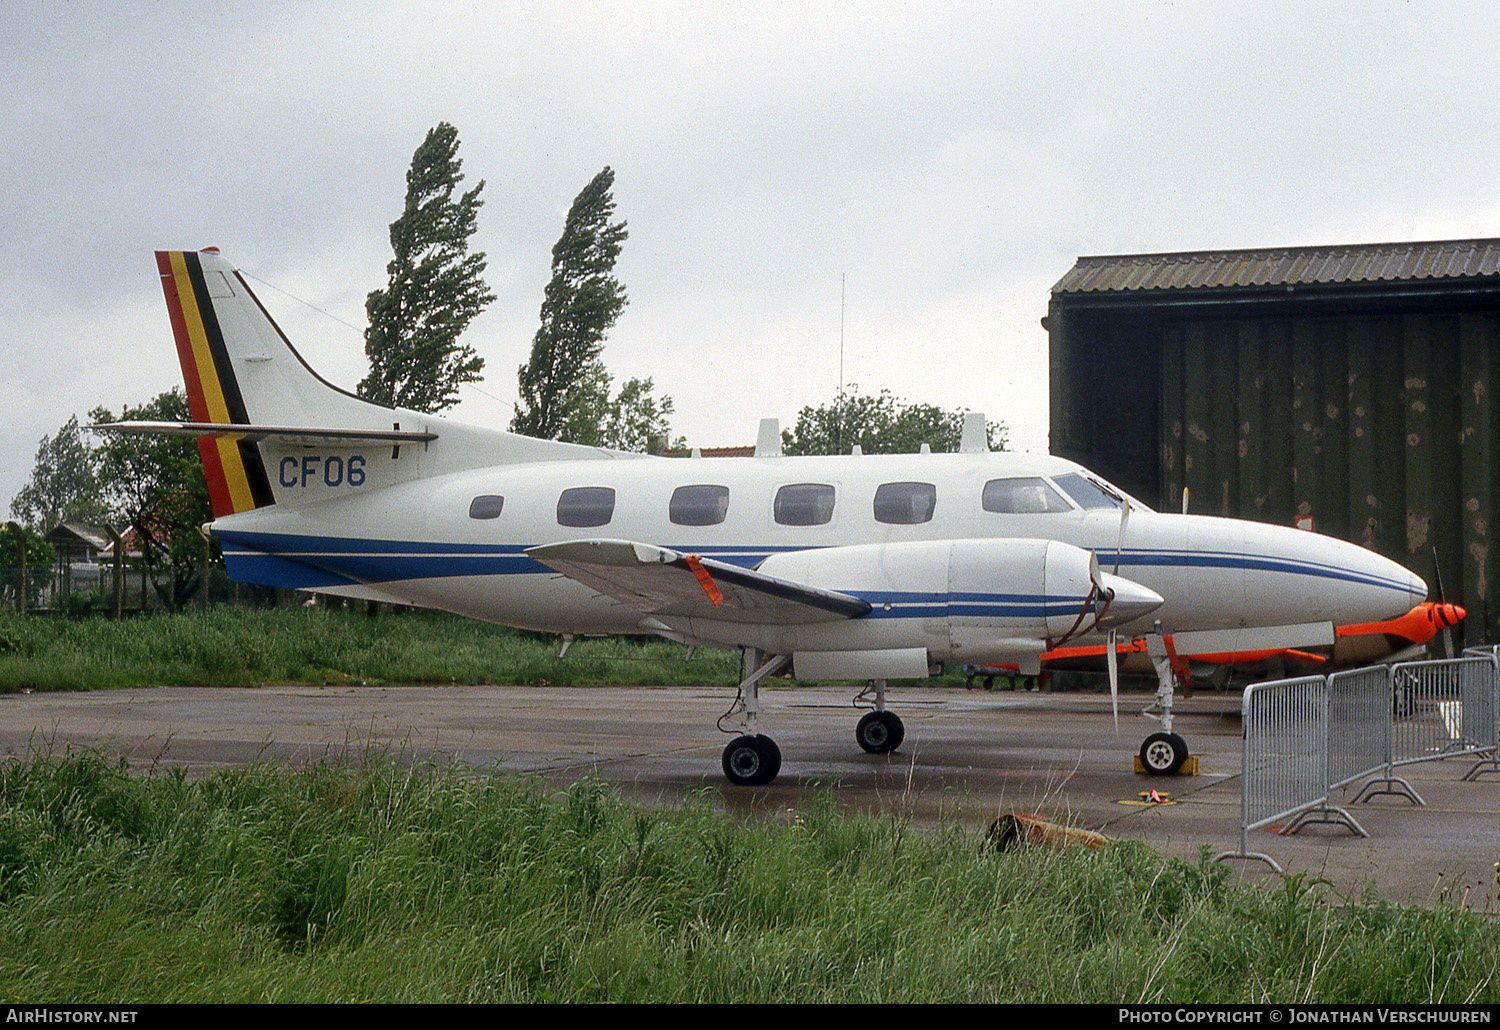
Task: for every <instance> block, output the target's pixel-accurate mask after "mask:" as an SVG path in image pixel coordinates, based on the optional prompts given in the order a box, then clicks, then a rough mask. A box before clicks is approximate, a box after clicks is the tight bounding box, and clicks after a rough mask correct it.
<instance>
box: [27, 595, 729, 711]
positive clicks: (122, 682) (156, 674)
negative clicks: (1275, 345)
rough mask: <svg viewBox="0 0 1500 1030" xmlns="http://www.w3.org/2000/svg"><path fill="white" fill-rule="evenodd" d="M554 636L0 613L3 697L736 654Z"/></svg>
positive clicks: (282, 613) (710, 666)
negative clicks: (564, 648) (561, 642)
mask: <svg viewBox="0 0 1500 1030" xmlns="http://www.w3.org/2000/svg"><path fill="white" fill-rule="evenodd" d="M557 650H558V641H557V639H556V638H554V637H544V636H539V635H536V634H527V633H520V632H517V631H515V630H510V629H505V628H503V627H499V626H492V625H489V624H486V623H481V622H475V621H473V620H471V619H463V618H459V617H458V616H453V615H447V614H445V613H442V612H426V611H407V612H385V613H382V614H381V615H379V616H378V617H375V618H370V617H369V616H367V615H365V614H363V613H362V612H354V611H343V610H332V609H327V608H302V607H283V608H275V609H235V608H213V609H209V610H208V611H187V612H182V613H178V614H171V613H153V614H147V615H143V616H140V617H137V618H129V619H121V620H117V621H116V620H110V619H104V618H98V617H94V618H87V619H77V620H74V619H64V618H40V617H27V618H20V617H17V616H16V615H14V614H11V613H0V692H14V691H18V690H93V689H101V688H106V687H140V686H158V685H184V686H186V685H195V686H196V685H202V686H254V685H257V684H262V683H350V682H353V683H360V682H363V683H419V684H424V683H540V682H547V683H558V684H592V683H613V684H624V685H631V684H657V685H660V684H708V683H733V682H735V681H736V678H737V673H738V671H739V659H738V656H737V655H735V654H732V653H729V652H723V651H708V650H700V651H699V652H697V654H696V656H695V657H694V659H693V660H692V661H690V662H684V661H683V660H682V659H683V657H684V656H685V655H686V649H685V648H683V647H681V646H679V645H674V644H670V643H667V642H665V641H654V640H638V639H632V638H609V639H604V640H585V641H580V642H579V643H577V644H575V645H574V647H573V649H572V650H571V651H570V653H569V655H568V657H567V658H565V659H562V660H559V659H558V658H557Z"/></svg>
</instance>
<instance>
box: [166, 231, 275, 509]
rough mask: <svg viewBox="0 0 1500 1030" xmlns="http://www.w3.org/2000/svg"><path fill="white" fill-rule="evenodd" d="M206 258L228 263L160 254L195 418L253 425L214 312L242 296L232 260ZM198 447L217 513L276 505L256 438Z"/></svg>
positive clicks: (206, 439) (188, 254)
mask: <svg viewBox="0 0 1500 1030" xmlns="http://www.w3.org/2000/svg"><path fill="white" fill-rule="evenodd" d="M205 256H208V257H211V258H213V259H214V262H215V263H218V264H224V265H225V266H226V268H225V269H219V268H210V269H209V270H208V271H207V272H205V270H204V268H203V263H202V262H201V261H200V259H199V255H198V254H195V253H192V252H190V251H157V253H156V267H157V271H158V272H160V273H161V284H162V290H163V292H165V294H166V298H167V313H168V315H169V316H170V318H171V320H172V335H173V337H175V339H176V341H177V360H178V361H179V362H180V363H181V365H182V378H183V382H184V383H185V385H186V386H187V395H188V405H189V407H190V408H191V409H192V413H193V421H195V422H213V423H222V424H240V425H246V424H249V422H250V418H249V414H248V412H247V411H246V410H245V399H244V397H243V396H242V395H241V393H240V389H239V382H238V379H237V377H236V376H235V374H234V364H233V362H232V361H231V358H230V355H229V351H228V349H227V347H226V345H225V340H224V334H223V331H222V329H221V328H220V325H219V319H218V317H217V314H216V312H215V310H214V303H215V298H219V299H225V298H232V297H233V296H234V293H233V290H232V289H231V288H230V286H229V283H228V280H227V278H226V276H225V274H224V273H225V270H227V263H226V262H224V261H223V259H222V258H219V256H218V254H217V253H215V252H207V253H206V254H205ZM198 450H199V453H200V454H201V455H202V456H203V471H204V473H205V474H206V475H207V477H208V493H209V499H210V500H211V501H212V503H213V509H214V516H215V517H216V518H217V517H222V516H224V515H230V514H233V513H234V512H237V511H248V510H249V509H251V508H259V507H263V506H265V505H267V504H271V503H274V499H273V497H272V494H271V484H270V480H269V479H268V478H267V476H266V469H265V464H264V463H263V462H262V461H261V456H260V451H259V449H258V448H257V447H256V446H255V444H253V443H251V442H249V441H247V440H235V439H232V438H228V437H217V438H211V437H203V438H200V439H199V441H198Z"/></svg>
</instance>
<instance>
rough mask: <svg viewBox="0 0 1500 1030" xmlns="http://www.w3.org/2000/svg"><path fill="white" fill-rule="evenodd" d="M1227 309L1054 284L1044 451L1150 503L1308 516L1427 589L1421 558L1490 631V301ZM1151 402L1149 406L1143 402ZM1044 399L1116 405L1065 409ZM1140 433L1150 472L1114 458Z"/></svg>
mask: <svg viewBox="0 0 1500 1030" xmlns="http://www.w3.org/2000/svg"><path fill="white" fill-rule="evenodd" d="M1424 306H1426V307H1428V308H1429V309H1431V307H1432V305H1431V303H1430V301H1429V302H1427V303H1425V304H1424ZM1204 307H1205V306H1199V308H1198V310H1197V311H1196V313H1197V314H1202V313H1203V311H1204ZM1283 307H1284V306H1283ZM1241 310H1242V313H1241V314H1240V316H1239V317H1222V315H1221V314H1220V313H1216V314H1219V317H1192V314H1190V312H1189V310H1172V309H1171V308H1170V306H1169V307H1167V308H1157V309H1155V310H1152V311H1149V312H1147V311H1146V310H1144V309H1143V308H1141V307H1135V308H1134V309H1132V310H1127V309H1125V308H1123V307H1122V308H1121V309H1120V310H1118V311H1115V312H1108V311H1100V310H1091V311H1087V312H1085V311H1081V310H1069V309H1068V308H1067V306H1066V305H1065V304H1059V303H1058V298H1057V297H1056V296H1054V303H1053V308H1052V311H1051V313H1050V314H1049V316H1048V318H1049V329H1050V331H1051V334H1052V341H1053V356H1052V372H1053V391H1052V395H1053V417H1052V435H1053V439H1052V444H1053V450H1054V451H1055V452H1057V453H1062V454H1065V455H1066V456H1068V457H1071V458H1075V459H1076V460H1079V461H1081V462H1083V463H1084V464H1086V465H1089V466H1091V467H1093V468H1096V469H1097V470H1098V471H1099V472H1100V473H1101V474H1103V475H1106V476H1109V477H1110V478H1112V479H1116V480H1118V481H1120V482H1121V485H1122V486H1125V487H1126V489H1132V485H1131V484H1132V483H1134V489H1136V490H1138V491H1140V492H1141V495H1142V496H1143V499H1147V500H1151V501H1154V502H1155V503H1157V504H1158V505H1159V506H1160V507H1162V508H1164V509H1171V510H1176V509H1177V508H1178V507H1179V506H1180V504H1181V496H1182V488H1183V486H1184V485H1186V486H1187V487H1188V488H1189V490H1190V499H1191V500H1190V504H1191V508H1190V510H1192V511H1194V512H1197V513H1202V514H1220V515H1230V516H1238V517H1244V518H1253V519H1258V520H1261V521H1265V522H1274V523H1279V524H1282V525H1290V524H1293V523H1294V522H1295V520H1296V518H1297V516H1311V517H1312V519H1313V521H1314V525H1315V528H1316V529H1317V530H1318V531H1319V532H1323V533H1327V534H1329V535H1332V536H1337V537H1342V538H1344V539H1348V540H1353V541H1356V542H1358V543H1362V544H1364V545H1366V546H1368V547H1370V548H1372V549H1373V550H1376V551H1379V552H1380V553H1382V554H1385V555H1387V556H1389V557H1391V558H1394V559H1396V560H1398V561H1400V562H1402V563H1403V564H1405V565H1407V566H1408V567H1409V568H1411V569H1412V570H1413V571H1415V572H1417V573H1418V574H1419V575H1421V576H1422V577H1423V578H1425V579H1426V580H1427V582H1428V583H1429V585H1431V586H1433V588H1434V597H1435V596H1436V582H1437V577H1436V576H1435V575H1434V560H1435V556H1436V559H1437V560H1438V561H1440V566H1438V567H1439V568H1440V571H1441V579H1442V585H1443V588H1444V592H1445V593H1446V595H1447V597H1446V600H1450V601H1454V602H1457V603H1460V604H1463V605H1464V606H1465V607H1467V608H1468V609H1469V620H1468V623H1467V625H1466V627H1465V628H1466V638H1467V640H1468V641H1469V642H1471V643H1473V642H1477V641H1478V640H1480V639H1489V640H1493V639H1497V638H1500V634H1497V626H1496V616H1497V615H1500V609H1497V610H1496V611H1492V610H1491V607H1492V606H1491V604H1490V594H1491V587H1490V584H1491V583H1492V582H1495V581H1496V579H1497V577H1500V564H1497V563H1500V553H1496V554H1495V555H1493V556H1492V554H1491V549H1490V544H1489V524H1490V522H1491V521H1493V520H1494V518H1495V517H1496V504H1497V502H1500V496H1497V483H1496V474H1497V473H1496V469H1495V465H1494V457H1495V455H1496V453H1497V447H1500V418H1497V416H1496V413H1495V405H1494V402H1493V399H1492V398H1493V396H1494V390H1495V389H1496V386H1497V384H1496V383H1495V381H1494V374H1495V371H1496V367H1495V366H1496V363H1497V361H1500V311H1497V310H1493V309H1491V310H1447V311H1444V310H1429V311H1427V312H1421V311H1418V312H1413V313H1399V314H1398V313H1390V312H1389V311H1373V312H1358V311H1353V312H1349V311H1346V312H1345V313H1341V314H1328V315H1321V314H1312V313H1297V312H1286V311H1278V312H1277V314H1276V315H1275V316H1267V317H1248V312H1245V311H1243V307H1242V309H1241ZM1111 351H1113V352H1114V353H1115V354H1116V357H1115V358H1114V359H1113V363H1114V364H1118V363H1119V362H1120V361H1121V360H1122V359H1121V358H1120V355H1122V354H1125V355H1128V356H1129V357H1128V363H1130V364H1132V365H1133V366H1134V367H1136V368H1138V369H1139V368H1141V367H1142V366H1144V367H1145V368H1146V369H1153V368H1154V370H1155V371H1156V372H1157V373H1158V375H1159V380H1158V382H1157V384H1156V388H1155V389H1154V390H1143V389H1141V388H1140V387H1139V386H1136V387H1135V388H1133V389H1130V390H1122V389H1120V386H1121V380H1120V379H1119V378H1118V377H1113V378H1112V377H1109V376H1106V375H1103V374H1101V364H1102V365H1109V364H1111V361H1109V360H1105V361H1103V362H1100V361H1098V360H1096V359H1098V357H1099V356H1100V355H1102V354H1105V353H1108V352H1111ZM1153 352H1154V353H1153ZM1152 394H1154V395H1155V396H1152ZM1143 402H1144V403H1143ZM1152 402H1155V407H1156V413H1155V416H1156V417H1155V418H1154V419H1153V418H1152V413H1151V412H1150V411H1149V410H1143V409H1145V408H1147V407H1148V406H1150V405H1151V403H1152ZM1059 403H1062V404H1064V405H1073V406H1077V405H1083V406H1085V411H1086V412H1088V411H1092V410H1093V409H1097V408H1101V407H1108V408H1112V409H1118V408H1120V407H1122V406H1125V407H1132V410H1131V411H1129V412H1128V413H1125V414H1120V413H1117V414H1115V415H1114V416H1113V417H1112V418H1110V419H1100V418H1098V417H1094V416H1092V415H1091V414H1085V415H1084V416H1083V417H1079V416H1078V415H1077V414H1076V412H1072V411H1069V410H1068V409H1066V408H1065V409H1063V410H1059V407H1058V405H1059ZM1148 427H1149V428H1148ZM1143 437H1145V438H1148V439H1149V438H1150V437H1154V438H1155V440H1156V441H1157V442H1158V444H1159V456H1158V463H1157V467H1156V469H1155V473H1156V477H1155V482H1154V484H1152V483H1151V477H1149V476H1148V475H1146V474H1144V470H1142V469H1141V468H1140V459H1139V457H1137V458H1136V459H1135V460H1133V461H1132V460H1131V449H1132V447H1134V449H1135V453H1136V454H1137V455H1139V454H1140V450H1141V449H1140V447H1139V445H1140V444H1142V443H1145V442H1146V440H1145V439H1142V438H1143ZM1132 465H1134V466H1135V468H1134V470H1133V471H1132V470H1131V469H1130V466H1132ZM1150 485H1154V486H1155V487H1156V490H1155V491H1154V493H1155V496H1154V497H1153V496H1151V492H1148V491H1149V486H1150ZM1143 487H1145V488H1146V489H1142V488H1143Z"/></svg>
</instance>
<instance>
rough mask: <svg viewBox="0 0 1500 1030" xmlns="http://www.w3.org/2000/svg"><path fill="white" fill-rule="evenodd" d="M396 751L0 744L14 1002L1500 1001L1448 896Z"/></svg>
mask: <svg viewBox="0 0 1500 1030" xmlns="http://www.w3.org/2000/svg"><path fill="white" fill-rule="evenodd" d="M398 758H399V756H392V755H375V754H372V755H366V756H365V757H364V759H363V760H362V761H360V762H358V763H355V764H351V765H348V766H343V767H335V766H327V765H325V766H318V767H313V768H306V769H301V770H286V769H276V768H271V767H256V768H251V769H247V770H242V771H237V772H229V773H224V774H221V775H219V776H217V777H215V778H213V779H210V780H205V781H201V782H187V781H185V780H184V779H182V778H180V777H177V776H173V775H163V776H151V777H130V776H127V775H126V774H125V773H124V772H123V771H122V770H121V769H119V768H118V767H116V766H114V765H111V764H109V763H107V762H106V761H105V760H103V759H102V758H99V757H97V756H95V755H92V754H87V753H76V754H71V755H67V756H63V757H35V758H32V759H30V760H28V761H25V762H12V763H10V764H7V765H5V766H3V767H0V984H3V985H4V988H5V991H6V993H7V994H8V995H9V997H8V998H7V1000H8V1001H11V1002H40V1001H47V1000H70V1001H99V1002H110V1001H113V1002H151V1001H261V1000H264V1001H305V1002H318V1001H325V1002H327V1001H332V1002H346V1001H526V1002H534V1001H569V1002H577V1001H669V1002H697V1001H706V1002H721V1003H722V1002H756V1001H760V1002H796V1001H851V1002H874V1001H1034V1002H1059V1001H1085V1002H1121V1001H1128V1002H1169V1001H1170V1002H1266V1001H1323V1002H1339V1001H1355V1000H1358V1001H1390V1002H1401V1001H1406V1002H1411V1001H1417V1002H1427V1001H1446V1002H1463V1001H1488V1002H1494V1001H1496V1000H1500V992H1497V989H1496V986H1495V983H1496V981H1495V971H1496V964H1497V961H1500V945H1497V942H1496V935H1495V933H1494V923H1493V922H1492V921H1486V919H1485V918H1483V916H1481V915H1478V914H1475V913H1474V912H1472V911H1465V910H1462V909H1461V908H1460V907H1458V906H1455V905H1452V904H1447V905H1439V906H1438V907H1435V908H1430V909H1402V908H1394V907H1391V906H1388V905H1385V904H1378V905H1376V904H1365V903H1360V902H1358V901H1354V900H1350V899H1340V898H1337V897H1333V896H1329V895H1326V894H1324V893H1322V892H1321V889H1320V887H1319V886H1318V885H1315V884H1311V883H1309V882H1307V881H1305V880H1301V879H1292V880H1288V881H1286V883H1285V886H1283V887H1281V888H1279V889H1277V890H1273V891H1256V890H1251V889H1248V888H1243V887H1238V886H1235V885H1233V884H1231V883H1230V881H1229V880H1228V879H1227V873H1226V872H1225V870H1223V869H1222V868H1220V867H1217V866H1215V865H1213V864H1211V863H1208V862H1207V861H1202V862H1199V863H1183V862H1180V861H1176V860H1172V861H1165V860H1163V859H1161V858H1160V857H1159V856H1157V855H1156V854H1155V853H1153V852H1151V851H1150V850H1148V849H1146V848H1145V847H1144V846H1141V845H1136V844H1116V845H1113V846H1111V847H1110V848H1109V849H1107V850H1105V851H1103V852H1092V851H1081V850H1080V851H1070V852H1057V851H1030V852H1016V853H1002V852H999V851H996V850H995V849H994V848H993V847H990V846H988V845H987V844H986V843H985V841H984V839H983V835H982V834H978V833H974V832H969V831H965V830H963V829H959V828H956V827H950V828H948V829H945V830H941V831H937V832H916V831H913V830H911V829H910V828H909V827H907V826H906V825H905V824H903V823H902V822H901V821H900V820H899V819H895V818H891V817H886V818H871V817H862V816H858V815H848V814H843V813H840V812H839V811H838V810H837V808H836V806H835V805H834V804H833V803H832V801H831V799H830V801H829V802H827V803H819V804H814V805H813V806H812V807H810V808H809V809H808V810H805V811H795V812H787V813H784V814H783V815H782V816H781V817H779V818H773V819H771V820H769V821H760V822H757V823H755V824H752V825H747V824H743V823H741V822H738V821H736V820H734V819H733V818H731V817H729V816H726V815H723V814H719V813H716V812H715V811H714V810H713V809H712V807H711V806H710V804H709V803H708V799H707V798H701V799H698V801H697V802H694V803H690V804H687V805H685V806H683V807H681V808H679V809H677V810H672V811H655V810H643V809H639V808H635V807H632V806H630V805H628V804H626V803H624V802H623V801H621V800H619V799H618V798H617V797H616V796H615V795H614V794H612V793H611V792H609V791H608V790H607V789H606V788H605V787H604V786H602V785H601V784H600V783H599V782H597V781H594V780H583V781H580V782H578V783H576V784H575V785H573V786H572V787H571V788H569V789H568V790H567V791H566V793H565V794H561V795H558V796H551V797H549V796H546V795H545V794H543V793H542V792H541V791H540V790H539V789H538V788H537V787H536V786H534V785H533V784H531V783H529V782H526V781H522V780H514V779H506V778H497V777H469V776H465V775H462V774H461V773H459V772H457V771H453V770H448V771H439V770H436V769H433V768H430V767H425V766H412V765H410V764H409V763H403V762H401V761H399V760H397V759H398ZM1492 900H1493V899H1492V898H1487V899H1485V903H1486V904H1488V903H1489V902H1490V901H1492Z"/></svg>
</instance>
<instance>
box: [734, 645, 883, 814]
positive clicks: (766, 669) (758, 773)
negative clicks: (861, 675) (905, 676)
mask: <svg viewBox="0 0 1500 1030" xmlns="http://www.w3.org/2000/svg"><path fill="white" fill-rule="evenodd" d="M759 657H760V655H759V654H757V653H755V652H746V663H745V664H746V668H747V669H751V667H752V666H753V665H754V663H755V661H756V660H757V659H759ZM790 662H791V658H790V656H788V655H775V656H773V657H772V658H770V660H768V661H767V662H766V663H765V664H763V665H760V666H758V667H755V668H753V669H752V670H751V671H750V672H749V674H748V675H747V676H746V677H745V679H744V682H742V683H741V684H740V692H739V694H738V696H736V697H735V699H734V704H733V705H731V706H730V708H729V711H727V712H725V713H724V715H723V716H722V717H721V718H720V719H719V728H720V729H721V730H725V732H733V731H732V730H727V729H725V726H726V724H736V723H737V725H736V728H737V729H739V730H740V731H741V732H740V733H739V735H738V736H736V737H735V738H734V739H733V740H731V741H730V742H729V745H728V746H727V747H725V748H724V759H723V766H724V776H725V778H726V779H728V780H729V782H730V783H732V784H734V785H735V786H736V787H758V786H762V785H764V784H767V783H770V782H771V781H772V780H774V779H775V778H776V774H777V773H779V772H780V771H781V749H780V748H779V747H777V746H776V742H775V741H774V740H772V739H771V738H770V737H768V736H766V735H765V734H764V733H761V732H760V730H759V728H758V726H757V717H758V716H759V714H760V683H761V680H763V679H765V678H766V677H767V676H772V675H774V674H776V673H778V672H780V671H781V670H782V669H784V668H786V666H787V665H788V664H789V663H790ZM872 693H873V694H874V702H873V703H874V705H875V709H874V711H870V712H866V713H865V714H864V716H863V717H862V718H861V719H860V720H859V724H858V725H857V726H856V727H855V728H854V739H855V741H856V742H858V744H859V746H860V747H861V748H863V749H864V750H865V751H866V752H868V753H869V754H872V755H884V754H889V753H890V752H892V751H894V750H896V749H897V748H898V747H900V746H901V741H903V740H904V739H906V726H905V725H904V724H903V723H902V722H901V719H900V717H899V716H897V715H896V713H895V712H888V711H886V708H885V680H871V681H870V682H869V683H868V684H867V685H866V686H865V689H864V690H862V691H860V693H859V695H858V696H857V697H855V699H854V701H855V703H856V704H859V703H860V702H861V701H864V700H866V699H868V698H869V696H870V694H872Z"/></svg>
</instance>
